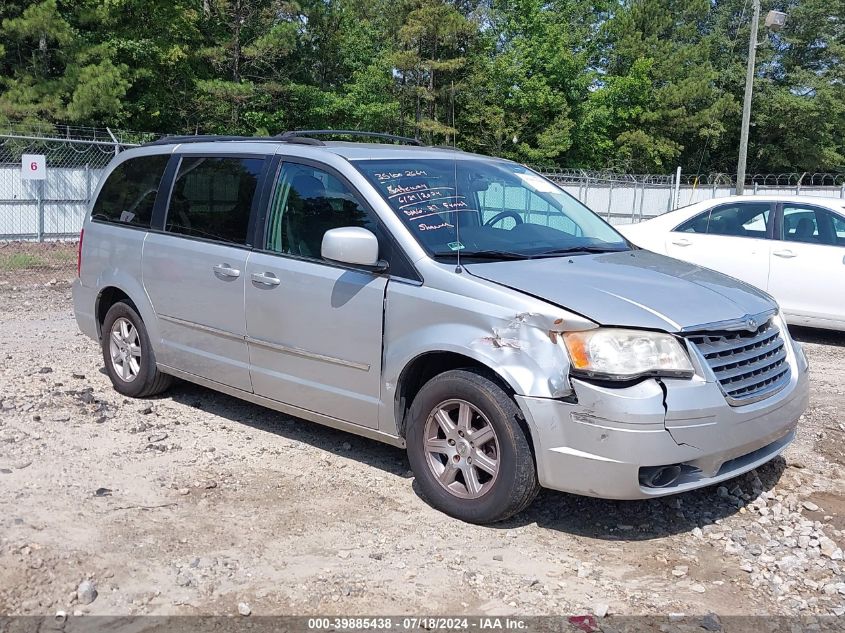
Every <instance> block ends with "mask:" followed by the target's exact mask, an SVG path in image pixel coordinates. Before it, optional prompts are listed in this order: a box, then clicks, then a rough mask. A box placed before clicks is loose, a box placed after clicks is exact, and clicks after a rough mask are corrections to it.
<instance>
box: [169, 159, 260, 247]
mask: <svg viewBox="0 0 845 633" xmlns="http://www.w3.org/2000/svg"><path fill="white" fill-rule="evenodd" d="M263 165H264V160H263V159H261V158H237V157H232V158H207V157H196V156H185V157H183V158H182V163H181V165H179V173H178V174H177V176H176V182H175V183H174V184H173V193H172V194H171V196H170V206H169V208H168V210H167V226H166V229H167V230H168V231H170V232H172V233H180V234H182V235H190V236H192V237H202V238H206V239H210V240H217V241H220V242H227V243H230V244H246V233H247V226H248V225H249V214H250V210H251V209H252V201H253V199H254V198H255V193H256V189H257V188H258V180H259V176H260V175H261V168H262V167H263Z"/></svg>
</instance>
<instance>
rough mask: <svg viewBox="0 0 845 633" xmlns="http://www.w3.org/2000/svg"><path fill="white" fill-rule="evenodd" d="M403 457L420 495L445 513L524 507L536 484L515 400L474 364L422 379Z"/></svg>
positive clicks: (485, 519)
mask: <svg viewBox="0 0 845 633" xmlns="http://www.w3.org/2000/svg"><path fill="white" fill-rule="evenodd" d="M408 415H409V421H408V432H407V434H406V443H407V450H408V459H409V460H410V462H411V468H412V469H413V471H414V474H415V475H416V479H417V482H418V485H419V487H420V489H421V492H422V494H423V496H424V497H425V498H426V500H427V501H428V502H429V503H430V504H431V505H432V506H434V507H435V508H437V509H438V510H441V511H442V512H445V513H446V514H448V515H449V516H452V517H455V518H457V519H461V520H462V521H467V522H470V523H480V524H484V523H493V522H496V521H502V520H504V519H507V518H509V517H511V516H513V515H514V514H517V513H518V512H521V511H522V510H524V509H525V508H526V507H528V505H530V503H531V502H532V501H533V500H534V497H535V496H536V495H537V492H538V491H539V489H540V486H539V484H538V482H537V468H536V466H535V464H534V457H533V455H532V452H531V440H530V438H529V436H528V432H527V429H526V427H525V421H524V418H523V416H522V413H521V412H520V410H519V407H518V406H517V405H516V403H515V402H514V401H513V399H512V398H511V397H510V396H509V395H508V394H507V393H506V392H505V390H504V389H502V387H501V386H499V384H497V383H496V382H495V381H494V380H491V379H490V378H489V377H487V376H486V375H484V374H483V373H481V372H479V371H476V370H474V369H457V370H452V371H448V372H445V373H443V374H440V375H439V376H436V377H434V378H432V379H431V380H430V381H429V382H427V383H426V384H425V385H424V386H423V388H422V389H420V392H419V393H418V394H417V396H416V398H414V402H413V404H412V405H411V409H410V411H409V413H408Z"/></svg>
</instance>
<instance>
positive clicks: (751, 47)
mask: <svg viewBox="0 0 845 633" xmlns="http://www.w3.org/2000/svg"><path fill="white" fill-rule="evenodd" d="M752 4H753V5H754V15H753V16H752V17H751V36H750V37H749V38H748V70H747V71H746V73H745V99H744V100H743V102H742V130H741V131H740V137H739V164H738V165H737V166H736V194H737V195H738V196H741V195H742V193H743V191H744V190H745V163H746V161H747V160H748V128H749V126H750V125H751V93H752V91H753V89H754V67H755V64H756V62H757V28H758V26H759V25H760V0H752Z"/></svg>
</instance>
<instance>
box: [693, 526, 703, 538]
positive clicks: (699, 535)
mask: <svg viewBox="0 0 845 633" xmlns="http://www.w3.org/2000/svg"><path fill="white" fill-rule="evenodd" d="M692 535H693V536H694V537H695V538H703V537H704V532H703V531H702V530H701V528H700V527H695V528H693V529H692Z"/></svg>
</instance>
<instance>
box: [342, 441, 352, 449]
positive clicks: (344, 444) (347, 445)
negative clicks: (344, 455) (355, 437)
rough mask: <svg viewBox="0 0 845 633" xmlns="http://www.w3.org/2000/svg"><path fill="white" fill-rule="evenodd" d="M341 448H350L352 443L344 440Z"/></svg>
mask: <svg viewBox="0 0 845 633" xmlns="http://www.w3.org/2000/svg"><path fill="white" fill-rule="evenodd" d="M343 450H345V451H349V450H352V444H350V443H349V442H344V443H343Z"/></svg>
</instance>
